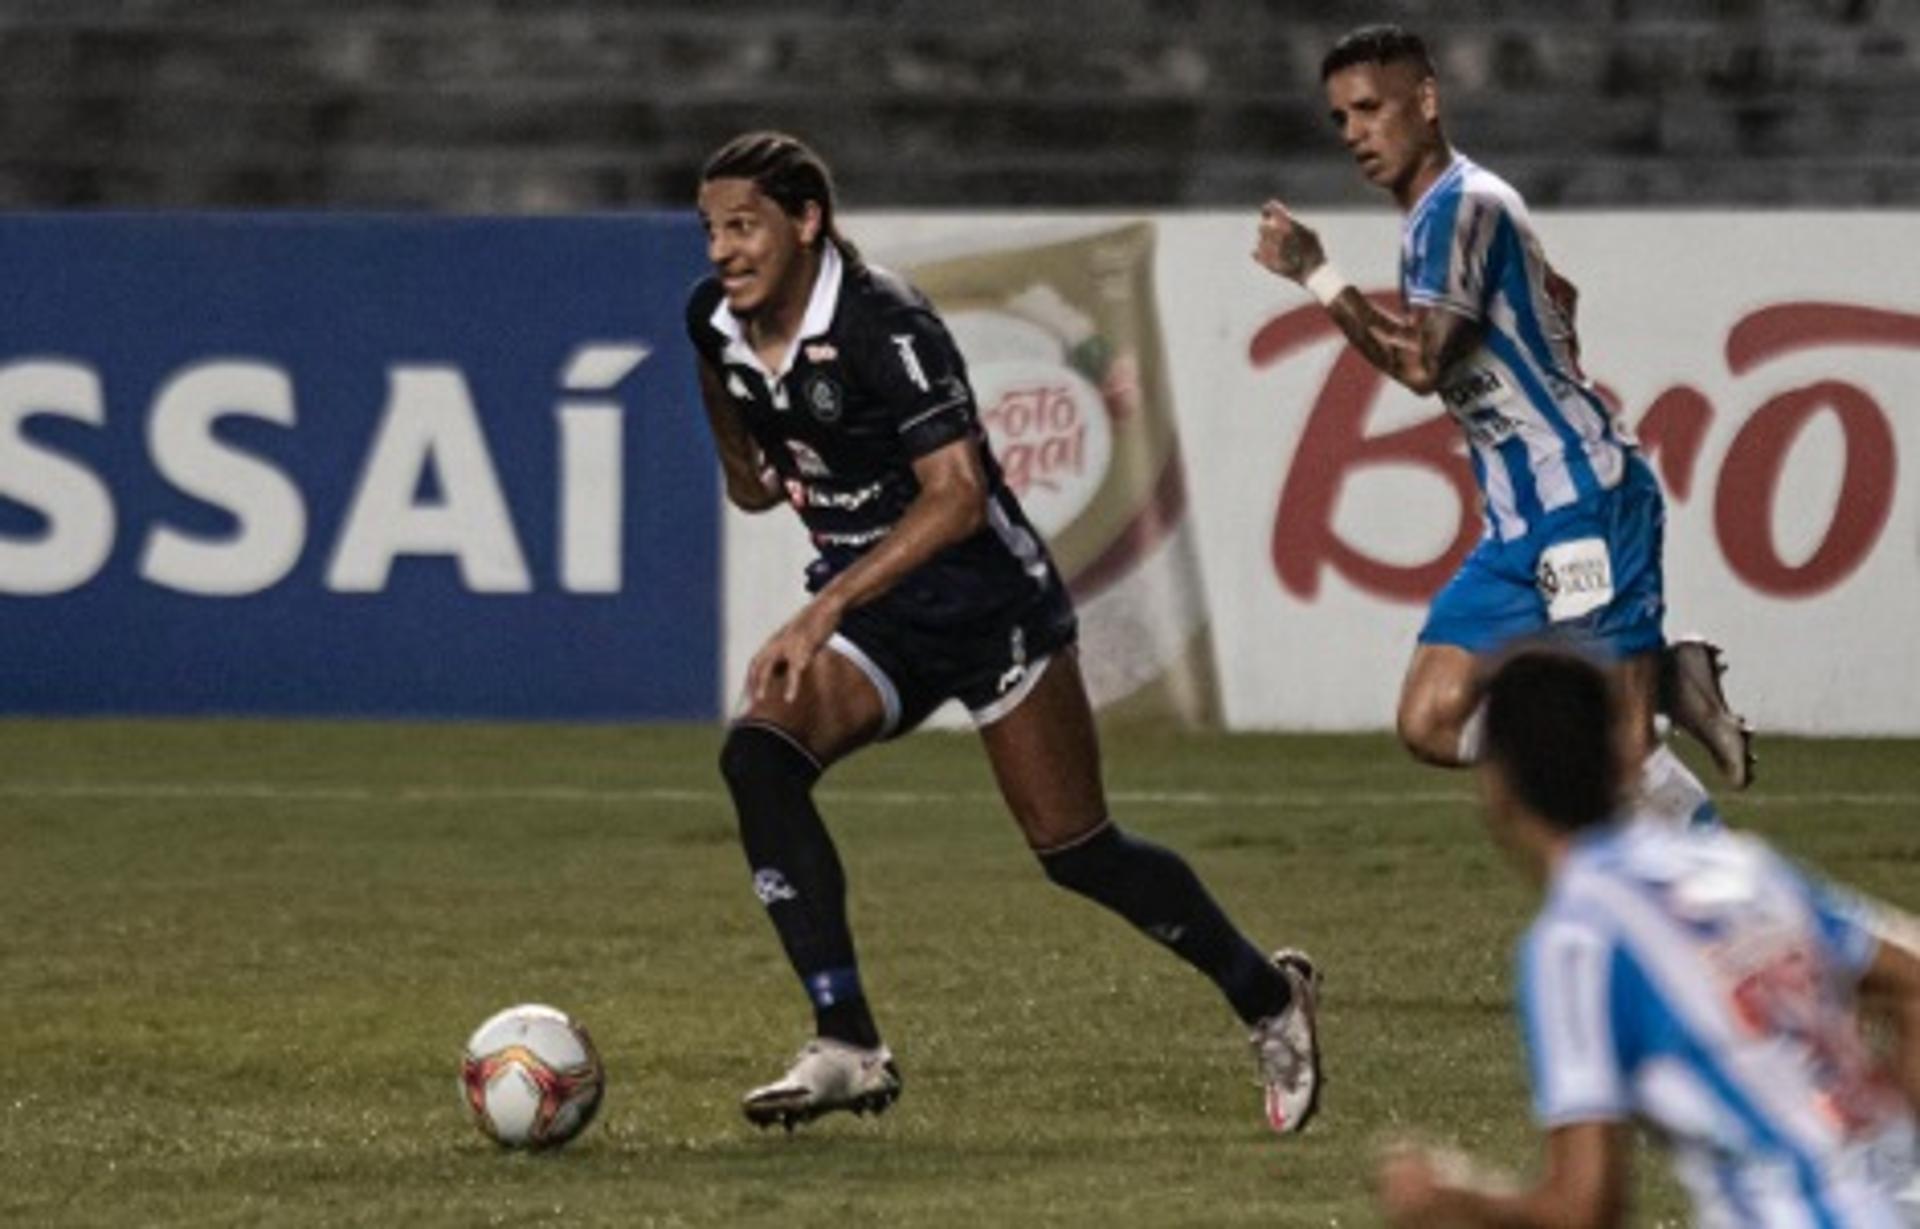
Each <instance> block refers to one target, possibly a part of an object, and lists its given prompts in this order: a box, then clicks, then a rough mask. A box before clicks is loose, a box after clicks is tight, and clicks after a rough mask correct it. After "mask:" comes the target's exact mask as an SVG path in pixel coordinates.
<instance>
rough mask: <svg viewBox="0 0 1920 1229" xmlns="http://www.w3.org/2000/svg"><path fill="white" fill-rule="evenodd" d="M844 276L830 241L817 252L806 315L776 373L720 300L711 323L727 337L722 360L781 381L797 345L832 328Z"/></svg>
mask: <svg viewBox="0 0 1920 1229" xmlns="http://www.w3.org/2000/svg"><path fill="white" fill-rule="evenodd" d="M845 274H846V262H845V261H843V260H841V259H840V245H839V244H837V243H835V242H834V241H833V240H831V239H829V240H827V242H826V244H825V245H824V246H823V247H822V248H821V249H820V269H819V272H817V273H815V274H814V277H813V293H812V294H810V295H808V296H807V314H806V315H804V316H802V317H801V318H800V331H799V332H797V333H795V334H794V337H793V345H791V346H789V347H788V348H787V356H786V358H785V359H783V360H781V363H780V370H778V371H768V370H767V365H766V364H765V363H762V362H761V361H760V356H759V355H758V354H755V353H754V352H753V347H752V346H750V345H748V344H747V333H746V330H745V329H744V328H742V327H741V324H740V319H739V317H737V316H735V315H734V314H733V309H732V308H730V307H728V306H727V300H726V299H725V298H724V297H722V298H721V300H720V305H719V306H718V307H716V308H714V309H713V316H712V317H711V323H712V324H713V327H714V328H716V329H719V330H720V332H721V333H722V334H724V335H725V336H726V339H727V349H726V355H725V357H726V358H727V359H728V360H729V361H730V362H735V363H742V364H744V365H746V366H748V367H751V368H753V369H754V370H755V371H758V372H759V373H760V374H761V375H763V376H765V377H767V379H769V380H779V379H784V378H785V377H786V374H787V373H788V372H789V371H792V370H793V356H794V355H796V354H798V353H800V343H801V342H804V341H806V340H807V339H808V338H809V337H818V336H820V335H821V334H823V333H825V332H826V331H827V330H828V329H830V328H832V327H833V313H834V309H835V308H837V307H839V306H840V282H841V279H842V278H843V277H844V276H845Z"/></svg>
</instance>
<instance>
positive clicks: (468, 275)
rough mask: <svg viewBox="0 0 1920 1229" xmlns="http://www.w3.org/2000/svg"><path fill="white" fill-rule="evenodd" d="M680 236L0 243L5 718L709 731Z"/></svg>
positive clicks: (181, 231) (692, 228) (166, 218)
mask: <svg viewBox="0 0 1920 1229" xmlns="http://www.w3.org/2000/svg"><path fill="white" fill-rule="evenodd" d="M704 267H705V261H704V245H703V242H702V239H701V236H700V231H699V229H698V226H697V225H696V223H695V221H694V220H693V219H692V218H691V217H690V216H686V215H671V216H669V215H657V216H644V215H636V216H618V217H616V216H606V217H587V218H557V219H532V218H430V217H417V218H416V217H405V216H394V217H384V216H364V215H362V216H353V215H331V216H330V215H247V214H226V215H78V216H48V215H24V216H14V217H0V269H4V271H5V277H4V280H0V320H4V332H0V642H3V643H4V644H5V646H6V648H5V651H4V653H3V654H0V711H5V712H13V713H275V714H341V715H349V714H351V715H382V716H400V715H409V716H476V717H478V716H486V717H529V718H584V719H614V718H701V717H710V716H712V715H714V714H715V712H716V710H717V706H718V694H719V679H718V674H719V666H718V662H719V647H718V629H719V617H720V612H719V603H720V582H719V567H718V565H719V559H718V556H719V523H718V522H719V495H718V491H717V487H716V467H715V465H714V461H713V451H712V447H711V445H710V444H709V442H708V440H707V437H706V431H705V425H704V418H703V416H702V414H701V411H700V408H699V403H698V397H697V393H696V391H695V387H696V386H695V380H694V374H693V369H692V363H693V359H692V357H691V353H690V351H689V349H688V347H687V346H686V344H685V342H684V328H683V326H682V324H681V315H680V313H681V307H682V304H683V302H684V300H685V295H686V292H687V290H688V288H689V287H690V286H691V284H692V283H693V281H694V279H695V278H696V277H697V276H698V275H699V274H700V272H701V271H702V270H703V268H704Z"/></svg>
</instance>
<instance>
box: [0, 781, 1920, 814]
mask: <svg viewBox="0 0 1920 1229" xmlns="http://www.w3.org/2000/svg"><path fill="white" fill-rule="evenodd" d="M819 797H820V800H821V801H822V802H825V803H828V804H830V805H862V804H864V805H871V806H900V807H913V806H925V805H929V804H937V803H943V802H959V803H973V804H981V805H997V804H998V803H999V801H1000V797H999V795H998V794H995V793H992V792H989V791H985V790H958V791H947V792H943V791H929V790H888V789H871V790H868V789H840V790H822V791H820V793H819ZM1108 797H1109V798H1110V799H1111V800H1112V801H1113V802H1114V803H1116V804H1118V805H1121V806H1159V807H1173V808H1182V809H1191V810H1227V809H1236V808H1250V807H1251V808H1258V807H1275V808H1280V809H1287V808H1292V809H1299V810H1318V809H1323V808H1327V807H1368V808H1384V807H1405V806H1452V805H1465V804H1469V803H1472V802H1473V801H1474V795H1473V794H1472V793H1469V792H1466V791H1457V790H1404V791H1397V792H1396V791H1391V790H1352V791H1347V790H1314V791H1307V790H1254V791H1245V792H1215V791H1208V790H1128V789H1117V790H1112V791H1109V793H1108ZM0 798H20V799H27V798H32V799H63V798H65V799H75V800H80V801H88V800H96V801H154V802H159V801H193V800H207V801H239V802H281V803H304V802H317V803H329V802H333V803H339V802H344V803H384V804H393V803H399V804H436V803H477V802H529V803H576V804H593V805H601V806H625V805H630V804H634V803H646V802H677V803H696V804H711V805H720V804H723V803H725V802H726V800H727V795H726V792H725V791H724V790H721V789H718V788H715V789H676V788H669V787H662V786H644V787H638V788H624V789H596V788H591V787H587V786H573V785H528V786H438V785H394V786H381V787H373V786H351V785H346V786H342V785H276V784H273V783H271V782H257V781H206V782H198V783H192V784H184V783H172V782H137V781H130V782H89V781H72V782H59V781H46V782H32V781H28V782H14V783H0ZM1721 801H1722V803H1723V804H1724V805H1725V806H1726V807H1727V809H1728V810H1730V811H1733V812H1735V813H1738V812H1739V811H1741V810H1743V809H1747V808H1765V809H1774V808H1780V807H1797V806H1850V807H1915V808H1920V792H1911V791H1887V792H1855V791H1812V792H1805V793H1788V794H1754V795H1750V796H1743V795H1731V796H1728V797H1726V798H1723V799H1722V800H1721Z"/></svg>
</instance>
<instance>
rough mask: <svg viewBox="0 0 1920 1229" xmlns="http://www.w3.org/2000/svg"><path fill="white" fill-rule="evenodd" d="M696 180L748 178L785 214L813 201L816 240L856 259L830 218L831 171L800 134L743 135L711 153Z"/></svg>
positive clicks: (857, 253) (850, 259) (797, 212)
mask: <svg viewBox="0 0 1920 1229" xmlns="http://www.w3.org/2000/svg"><path fill="white" fill-rule="evenodd" d="M700 179H701V182H703V183H704V182H706V181H707V180H712V179H750V180H752V181H753V183H754V186H755V187H757V188H759V189H760V191H761V193H762V194H764V195H765V196H766V197H767V198H768V199H770V200H772V201H773V202H774V203H775V204H777V205H779V206H780V208H781V209H782V210H784V211H785V212H786V213H787V215H788V216H790V217H798V216H800V214H801V213H802V212H803V211H804V210H805V208H806V204H807V202H808V201H812V202H814V203H815V204H817V205H819V206H820V238H821V239H823V240H831V241H832V243H833V245H834V246H835V247H837V248H839V249H840V255H841V256H842V257H843V258H845V259H846V261H847V262H848V263H849V264H859V263H860V249H859V248H856V247H855V246H853V243H852V241H851V240H849V239H848V238H847V237H846V236H845V235H842V234H841V233H840V228H839V227H838V226H837V225H836V224H835V222H834V217H833V203H834V202H833V173H832V172H831V171H829V170H828V169H827V163H826V160H825V159H824V158H822V157H821V156H820V155H819V154H816V153H814V152H813V150H812V149H811V148H809V147H808V145H807V143H806V142H804V141H802V140H801V139H800V138H798V137H793V136H788V135H787V134H786V133H784V132H748V133H743V134H741V135H740V136H737V137H735V138H733V140H731V141H728V142H727V143H726V144H725V145H722V146H721V147H720V148H719V149H717V150H715V151H714V152H713V154H712V156H711V157H709V158H708V159H707V162H706V165H705V166H704V167H702V168H701V170H700Z"/></svg>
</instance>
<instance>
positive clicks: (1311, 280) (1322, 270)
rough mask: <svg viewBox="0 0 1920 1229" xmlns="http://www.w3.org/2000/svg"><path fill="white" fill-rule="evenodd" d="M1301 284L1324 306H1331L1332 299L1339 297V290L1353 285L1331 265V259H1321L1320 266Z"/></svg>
mask: <svg viewBox="0 0 1920 1229" xmlns="http://www.w3.org/2000/svg"><path fill="white" fill-rule="evenodd" d="M1301 284H1302V285H1303V286H1305V287H1306V288H1307V290H1308V291H1309V292H1310V293H1311V294H1312V295H1313V297H1314V298H1316V299H1318V300H1320V303H1321V305H1322V306H1325V307H1332V306H1333V301H1334V300H1335V299H1337V298H1339V297H1340V294H1341V292H1342V291H1344V290H1347V289H1349V288H1351V287H1352V285H1353V283H1351V282H1349V281H1348V280H1347V279H1346V277H1345V276H1344V275H1343V274H1342V273H1341V272H1340V270H1338V269H1336V268H1334V267H1333V262H1332V261H1331V260H1323V261H1321V262H1320V267H1319V268H1318V269H1315V270H1314V271H1313V273H1312V274H1311V275H1310V276H1309V277H1308V278H1307V280H1306V281H1305V282H1302V283H1301Z"/></svg>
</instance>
